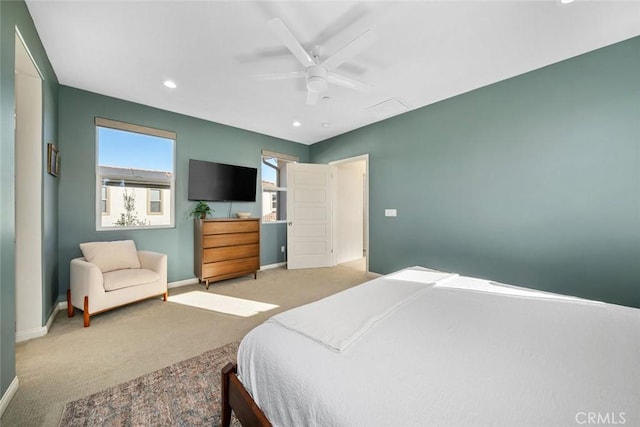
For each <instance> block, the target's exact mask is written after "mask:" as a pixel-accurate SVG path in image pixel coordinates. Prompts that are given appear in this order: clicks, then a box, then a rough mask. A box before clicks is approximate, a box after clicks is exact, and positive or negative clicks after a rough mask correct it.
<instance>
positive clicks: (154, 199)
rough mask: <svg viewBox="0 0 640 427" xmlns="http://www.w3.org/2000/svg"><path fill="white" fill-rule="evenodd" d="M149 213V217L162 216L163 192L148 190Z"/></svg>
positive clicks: (155, 189)
mask: <svg viewBox="0 0 640 427" xmlns="http://www.w3.org/2000/svg"><path fill="white" fill-rule="evenodd" d="M147 200H148V201H149V204H148V205H147V213H148V214H149V215H162V190H160V189H159V188H151V189H149V190H147Z"/></svg>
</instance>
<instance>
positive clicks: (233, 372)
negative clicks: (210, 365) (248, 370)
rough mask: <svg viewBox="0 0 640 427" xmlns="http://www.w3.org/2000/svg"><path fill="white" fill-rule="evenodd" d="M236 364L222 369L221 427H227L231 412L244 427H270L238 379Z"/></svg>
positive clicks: (228, 364) (229, 364)
mask: <svg viewBox="0 0 640 427" xmlns="http://www.w3.org/2000/svg"><path fill="white" fill-rule="evenodd" d="M237 373H238V364H237V363H227V365H226V366H225V367H224V368H222V410H221V412H222V414H221V425H222V427H229V424H230V423H231V411H233V412H234V413H235V414H236V418H237V419H238V421H240V424H242V425H243V426H244V427H271V423H270V422H269V420H268V419H267V417H266V416H265V415H264V412H262V410H261V409H260V408H258V405H256V402H255V401H254V400H253V398H252V397H251V395H250V394H249V393H248V392H247V390H246V389H245V388H244V386H243V385H242V383H241V382H240V380H239V379H238V375H237Z"/></svg>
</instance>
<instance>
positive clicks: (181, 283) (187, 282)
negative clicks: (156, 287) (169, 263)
mask: <svg viewBox="0 0 640 427" xmlns="http://www.w3.org/2000/svg"><path fill="white" fill-rule="evenodd" d="M198 283H200V280H198V278H197V277H193V278H191V279H185V280H178V281H176V282H171V283H168V284H167V288H169V289H172V288H179V287H180V286H187V285H197V284H198Z"/></svg>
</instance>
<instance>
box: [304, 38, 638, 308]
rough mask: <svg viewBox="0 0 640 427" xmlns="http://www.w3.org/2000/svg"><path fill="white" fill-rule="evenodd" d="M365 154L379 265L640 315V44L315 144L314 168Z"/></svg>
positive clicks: (373, 259) (375, 265)
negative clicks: (625, 308)
mask: <svg viewBox="0 0 640 427" xmlns="http://www.w3.org/2000/svg"><path fill="white" fill-rule="evenodd" d="M362 153H369V156H370V157H369V159H370V165H369V167H370V269H371V270H372V271H375V272H379V273H389V272H391V271H393V270H395V269H398V268H401V267H405V266H410V265H416V264H419V265H424V266H428V267H433V268H439V269H443V270H451V271H456V272H460V273H463V274H468V275H474V276H479V277H484V278H490V279H493V280H497V281H503V282H507V283H511V284H516V285H522V286H528V287H533V288H539V289H545V290H551V291H556V292H560V293H566V294H572V295H578V296H582V297H587V298H593V299H597V300H604V301H609V302H613V303H617V304H623V305H630V306H635V307H640V262H639V260H640V38H634V39H631V40H628V41H625V42H622V43H619V44H616V45H613V46H609V47H606V48H603V49H600V50H597V51H594V52H591V53H588V54H585V55H582V56H579V57H575V58H572V59H569V60H566V61H563V62H561V63H558V64H554V65H551V66H548V67H545V68H542V69H539V70H536V71H533V72H530V73H527V74H524V75H521V76H518V77H515V78H511V79H509V80H505V81H502V82H499V83H496V84H493V85H491V86H487V87H484V88H481V89H478V90H475V91H472V92H469V93H466V94H463V95H460V96H457V97H455V98H451V99H448V100H445V101H442V102H439V103H437V104H434V105H431V106H428V107H424V108H421V109H418V110H415V111H412V112H409V113H407V114H403V115H400V116H397V117H395V118H391V119H388V120H385V121H383V122H380V123H377V124H374V125H371V126H367V127H365V128H362V129H359V130H356V131H353V132H351V133H348V134H345V135H342V136H339V137H336V138H334V139H331V140H328V141H325V142H321V143H318V144H314V145H312V146H311V153H310V160H311V161H312V162H318V163H326V162H329V161H332V160H335V159H341V158H346V157H351V156H355V155H359V154H362ZM385 208H396V209H398V217H396V218H388V217H384V209H385Z"/></svg>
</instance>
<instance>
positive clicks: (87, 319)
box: [83, 296, 91, 328]
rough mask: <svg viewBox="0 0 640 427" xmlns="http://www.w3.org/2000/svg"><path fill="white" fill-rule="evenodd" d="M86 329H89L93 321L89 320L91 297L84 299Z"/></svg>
mask: <svg viewBox="0 0 640 427" xmlns="http://www.w3.org/2000/svg"><path fill="white" fill-rule="evenodd" d="M83 314H84V327H85V328H88V327H89V324H90V323H91V319H90V318H89V297H88V296H85V297H84V313H83Z"/></svg>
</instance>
